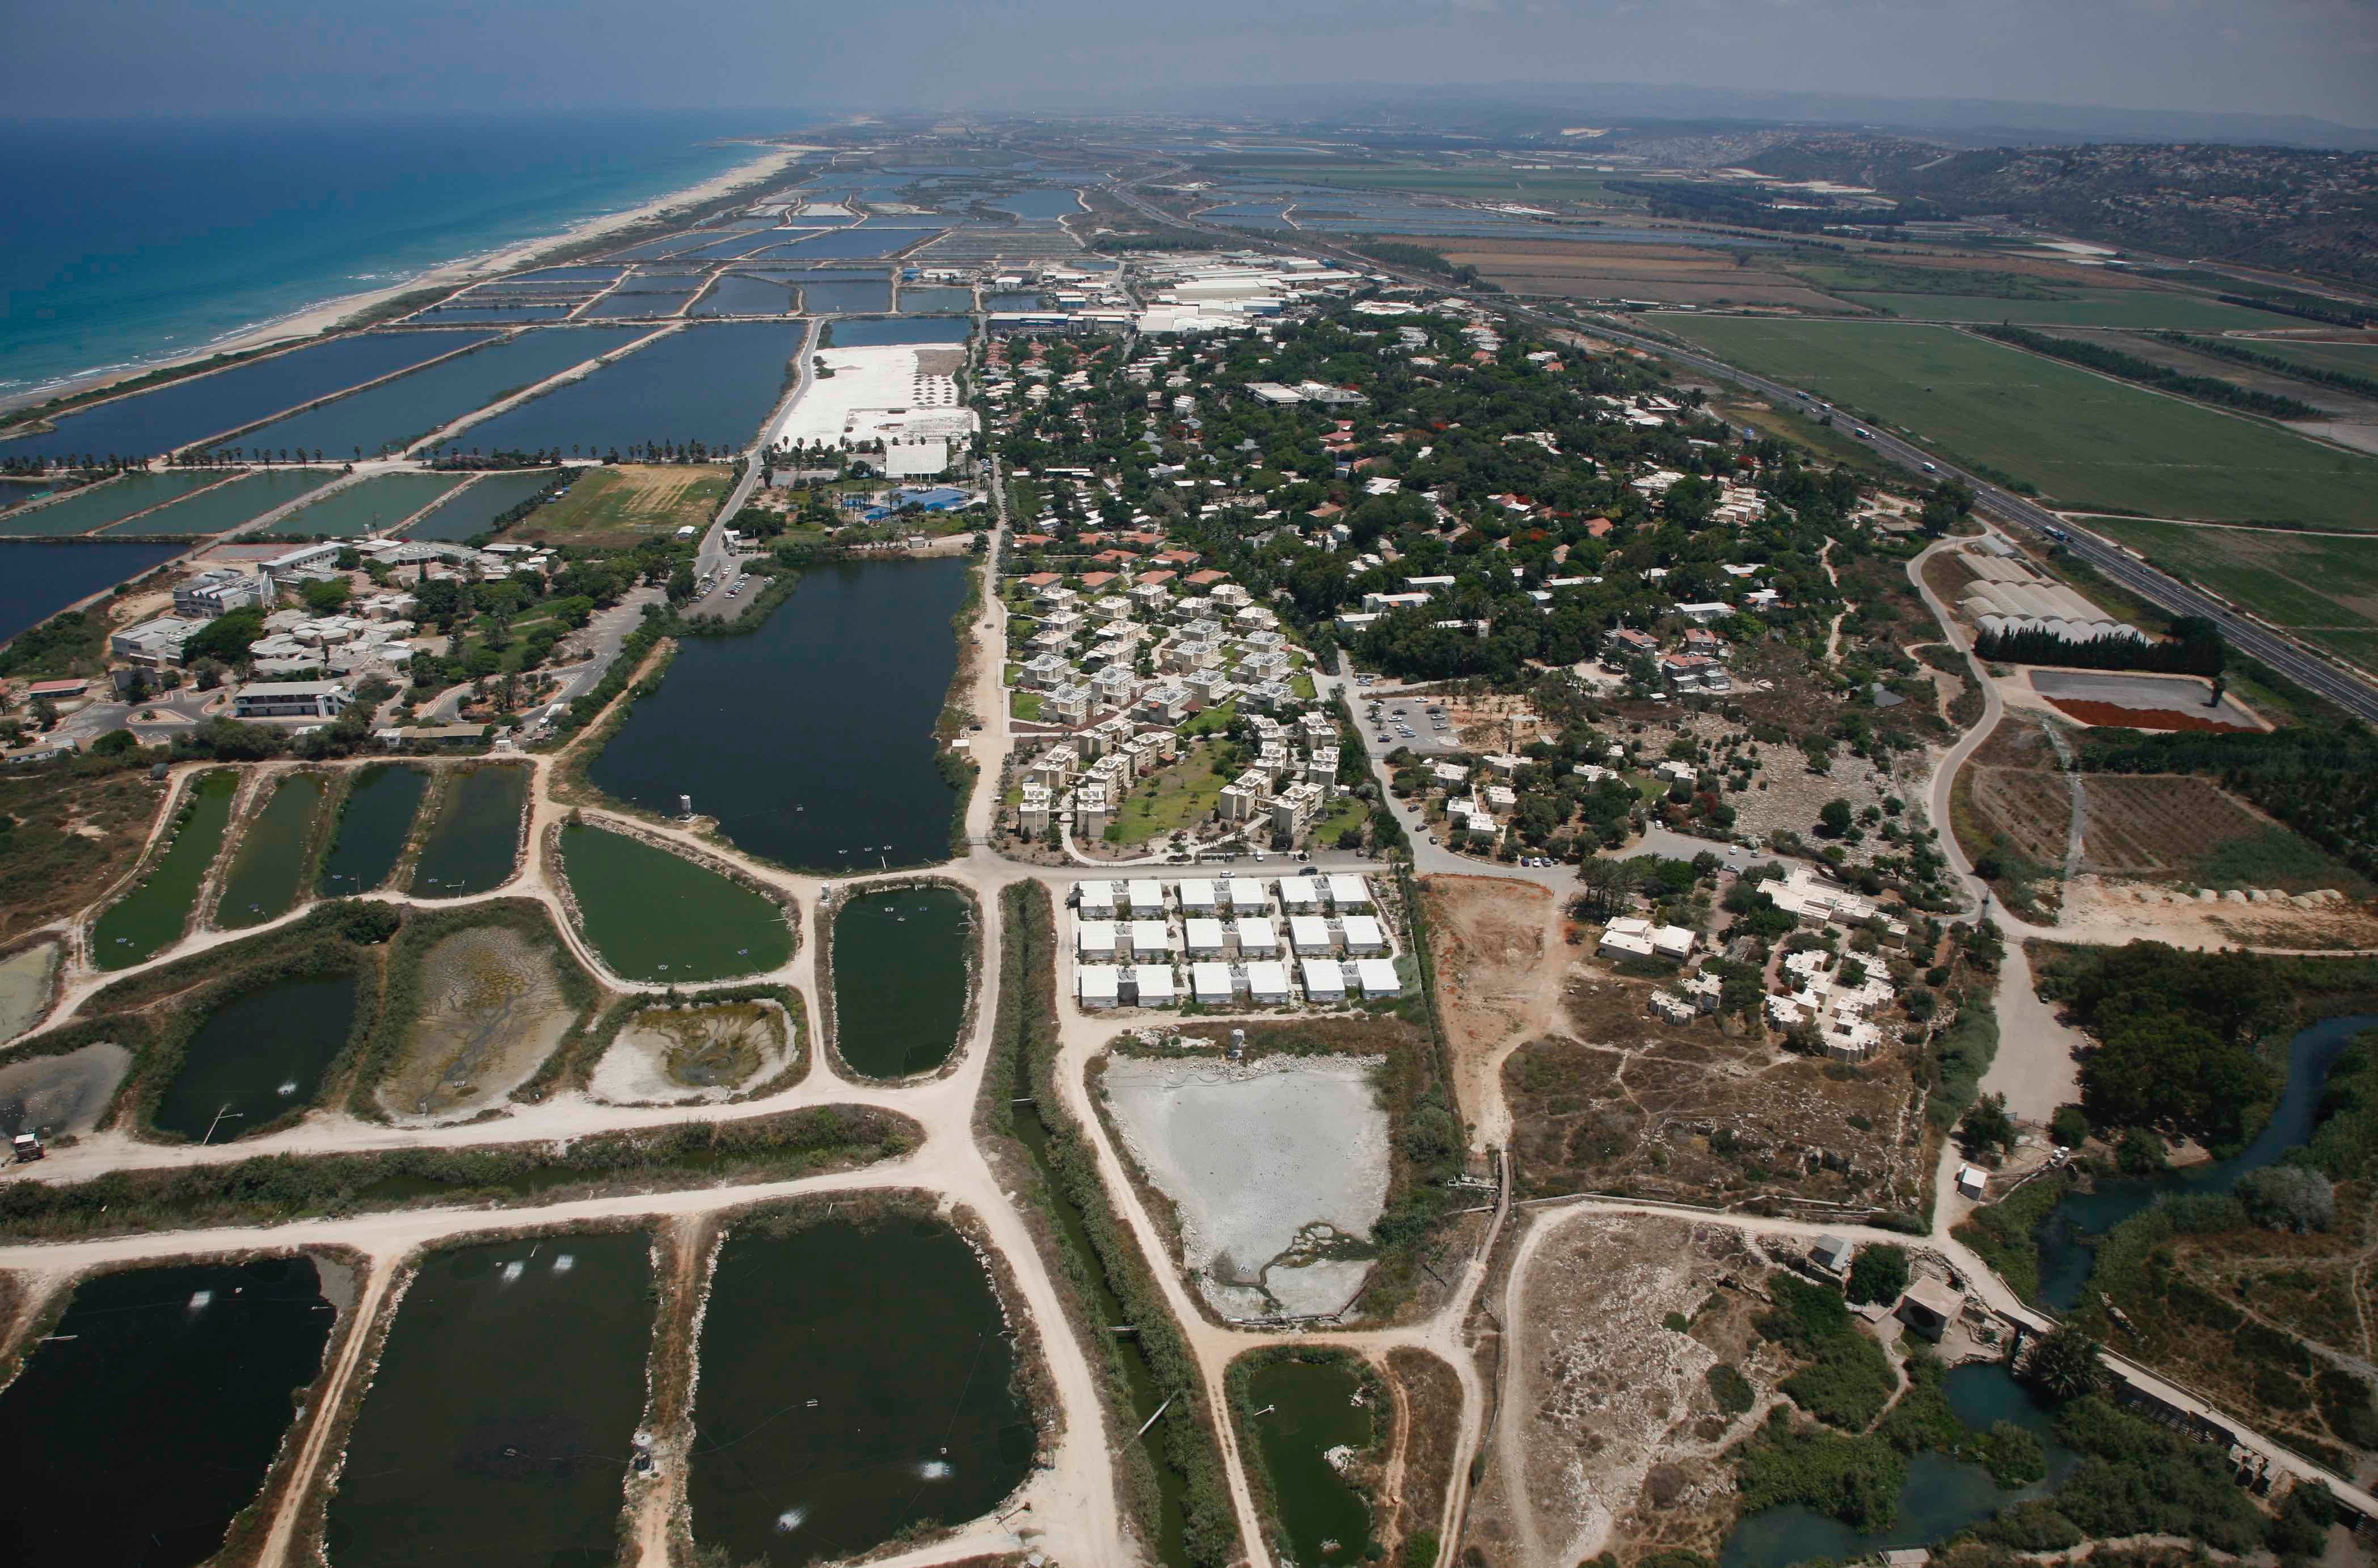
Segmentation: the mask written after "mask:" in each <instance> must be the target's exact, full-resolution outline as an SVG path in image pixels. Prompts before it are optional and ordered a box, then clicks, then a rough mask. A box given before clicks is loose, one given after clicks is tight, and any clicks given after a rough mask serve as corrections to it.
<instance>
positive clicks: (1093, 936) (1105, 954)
mask: <svg viewBox="0 0 2378 1568" xmlns="http://www.w3.org/2000/svg"><path fill="white" fill-rule="evenodd" d="M1074 930H1075V941H1074V951H1075V952H1076V953H1078V954H1080V955H1081V956H1082V957H1083V958H1085V959H1111V958H1113V957H1114V953H1115V923H1114V922H1112V921H1111V920H1086V921H1081V922H1079V923H1076V924H1075V928H1074Z"/></svg>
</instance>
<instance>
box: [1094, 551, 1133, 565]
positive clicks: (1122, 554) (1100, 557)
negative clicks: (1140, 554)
mask: <svg viewBox="0 0 2378 1568" xmlns="http://www.w3.org/2000/svg"><path fill="white" fill-rule="evenodd" d="M1090 559H1091V560H1092V561H1105V562H1106V563H1107V564H1108V565H1109V566H1126V565H1129V564H1130V563H1131V561H1132V553H1131V551H1129V550H1127V549H1102V550H1100V551H1099V553H1098V554H1096V555H1094V556H1092V557H1090Z"/></svg>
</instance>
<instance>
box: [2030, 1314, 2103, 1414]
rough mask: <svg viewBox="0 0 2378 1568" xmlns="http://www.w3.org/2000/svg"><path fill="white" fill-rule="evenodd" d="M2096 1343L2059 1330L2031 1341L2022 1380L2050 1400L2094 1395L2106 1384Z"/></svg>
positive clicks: (2078, 1333) (2075, 1331)
mask: <svg viewBox="0 0 2378 1568" xmlns="http://www.w3.org/2000/svg"><path fill="white" fill-rule="evenodd" d="M2099 1348H2100V1347H2099V1345H2098V1344H2097V1342H2096V1340H2094V1339H2092V1338H2090V1337H2089V1336H2088V1335H2087V1334H2085V1333H2082V1332H2081V1331H2080V1330H2079V1329H2076V1328H2071V1327H2066V1328H2060V1329H2057V1330H2055V1331H2054V1332H2053V1333H2046V1334H2042V1335H2041V1336H2040V1337H2039V1338H2037V1339H2036V1340H2034V1341H2033V1342H2032V1345H2031V1353H2030V1354H2029V1355H2027V1356H2025V1357H2024V1359H2023V1368H2022V1371H2023V1376H2024V1380H2025V1381H2028V1382H2030V1383H2031V1384H2032V1385H2033V1386H2034V1387H2036V1388H2037V1389H2039V1390H2041V1391H2042V1392H2043V1393H2047V1394H2048V1397H2049V1398H2051V1399H2055V1400H2059V1401H2067V1400H2074V1399H2079V1398H2081V1397H2082V1396H2084V1394H2090V1393H2096V1391H2097V1390H2098V1388H2100V1387H2101V1386H2103V1384H2104V1383H2105V1381H2106V1369H2105V1367H2104V1365H2103V1364H2102V1363H2101V1362H2100V1361H2099V1360H2098V1359H2097V1355H2098V1351H2099Z"/></svg>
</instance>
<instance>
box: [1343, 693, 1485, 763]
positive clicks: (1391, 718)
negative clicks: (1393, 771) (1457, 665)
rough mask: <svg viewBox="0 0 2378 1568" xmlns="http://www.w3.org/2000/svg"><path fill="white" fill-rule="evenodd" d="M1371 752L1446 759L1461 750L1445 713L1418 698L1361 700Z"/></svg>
mask: <svg viewBox="0 0 2378 1568" xmlns="http://www.w3.org/2000/svg"><path fill="white" fill-rule="evenodd" d="M1360 701H1361V711H1362V714H1363V727H1364V729H1365V730H1367V731H1368V733H1369V735H1370V741H1371V745H1372V748H1373V749H1374V750H1375V751H1376V752H1377V753H1378V754H1380V755H1381V756H1385V755H1386V754H1388V753H1389V752H1392V751H1394V750H1395V749H1396V748H1397V747H1399V746H1402V747H1404V748H1406V749H1407V750H1409V751H1411V753H1412V754H1414V755H1415V756H1446V755H1448V754H1452V753H1454V752H1458V751H1459V750H1461V741H1460V738H1459V736H1458V735H1456V734H1455V732H1454V729H1453V721H1452V719H1451V718H1449V717H1448V716H1447V714H1446V711H1445V709H1444V708H1443V707H1442V706H1439V705H1437V704H1435V703H1432V702H1429V701H1426V700H1425V699H1423V698H1420V697H1368V696H1364V697H1362V698H1361V699H1360Z"/></svg>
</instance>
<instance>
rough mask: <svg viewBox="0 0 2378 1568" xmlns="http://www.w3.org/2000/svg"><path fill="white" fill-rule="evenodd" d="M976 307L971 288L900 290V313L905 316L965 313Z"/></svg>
mask: <svg viewBox="0 0 2378 1568" xmlns="http://www.w3.org/2000/svg"><path fill="white" fill-rule="evenodd" d="M973 308H974V290H972V289H970V288H904V289H902V290H901V291H900V314H902V315H903V316H931V315H944V316H945V315H949V314H951V313H953V312H955V313H958V314H964V313H965V312H967V311H969V310H972V309H973Z"/></svg>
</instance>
